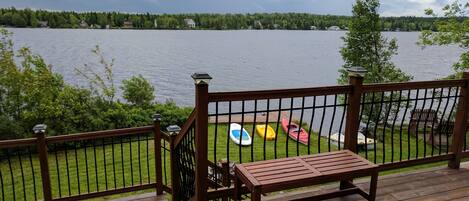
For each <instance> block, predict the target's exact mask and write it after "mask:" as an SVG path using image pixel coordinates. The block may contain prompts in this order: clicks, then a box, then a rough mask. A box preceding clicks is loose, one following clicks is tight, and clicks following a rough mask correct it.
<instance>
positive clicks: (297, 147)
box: [296, 96, 305, 156]
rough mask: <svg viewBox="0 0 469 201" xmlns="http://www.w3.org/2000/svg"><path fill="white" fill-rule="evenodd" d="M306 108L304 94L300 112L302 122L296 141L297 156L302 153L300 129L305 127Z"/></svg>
mask: <svg viewBox="0 0 469 201" xmlns="http://www.w3.org/2000/svg"><path fill="white" fill-rule="evenodd" d="M304 108H305V97H304V96H303V97H302V98H301V114H300V124H299V125H298V135H297V136H296V137H297V139H298V140H297V143H296V156H299V155H300V143H299V142H300V133H301V132H300V131H301V128H302V127H303V115H304V110H305V109H304Z"/></svg>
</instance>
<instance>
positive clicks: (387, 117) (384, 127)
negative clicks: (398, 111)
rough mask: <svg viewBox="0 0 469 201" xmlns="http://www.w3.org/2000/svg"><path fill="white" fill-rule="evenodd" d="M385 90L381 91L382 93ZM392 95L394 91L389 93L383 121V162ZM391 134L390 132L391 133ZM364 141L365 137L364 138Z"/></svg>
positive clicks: (384, 159)
mask: <svg viewBox="0 0 469 201" xmlns="http://www.w3.org/2000/svg"><path fill="white" fill-rule="evenodd" d="M384 93H385V92H383V95H384ZM393 95H394V91H391V93H390V98H389V108H387V109H386V115H385V117H384V120H383V121H384V122H383V124H384V125H383V163H385V162H386V144H385V142H386V127H387V125H388V119H389V113H390V112H391V109H392V103H393ZM382 101H384V97H383V100H382ZM391 135H392V134H391ZM365 141H366V139H365Z"/></svg>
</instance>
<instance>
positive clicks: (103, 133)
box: [46, 126, 154, 143]
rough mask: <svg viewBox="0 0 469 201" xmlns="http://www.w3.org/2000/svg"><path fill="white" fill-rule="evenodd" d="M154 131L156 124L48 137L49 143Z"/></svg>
mask: <svg viewBox="0 0 469 201" xmlns="http://www.w3.org/2000/svg"><path fill="white" fill-rule="evenodd" d="M153 131H154V126H141V127H135V128H123V129H113V130H105V131H94V132H86V133H76V134H70V135H60V136H50V137H47V138H46V141H47V142H48V143H58V142H68V141H80V140H90V139H100V138H107V137H118V136H123V135H137V134H142V133H150V132H153Z"/></svg>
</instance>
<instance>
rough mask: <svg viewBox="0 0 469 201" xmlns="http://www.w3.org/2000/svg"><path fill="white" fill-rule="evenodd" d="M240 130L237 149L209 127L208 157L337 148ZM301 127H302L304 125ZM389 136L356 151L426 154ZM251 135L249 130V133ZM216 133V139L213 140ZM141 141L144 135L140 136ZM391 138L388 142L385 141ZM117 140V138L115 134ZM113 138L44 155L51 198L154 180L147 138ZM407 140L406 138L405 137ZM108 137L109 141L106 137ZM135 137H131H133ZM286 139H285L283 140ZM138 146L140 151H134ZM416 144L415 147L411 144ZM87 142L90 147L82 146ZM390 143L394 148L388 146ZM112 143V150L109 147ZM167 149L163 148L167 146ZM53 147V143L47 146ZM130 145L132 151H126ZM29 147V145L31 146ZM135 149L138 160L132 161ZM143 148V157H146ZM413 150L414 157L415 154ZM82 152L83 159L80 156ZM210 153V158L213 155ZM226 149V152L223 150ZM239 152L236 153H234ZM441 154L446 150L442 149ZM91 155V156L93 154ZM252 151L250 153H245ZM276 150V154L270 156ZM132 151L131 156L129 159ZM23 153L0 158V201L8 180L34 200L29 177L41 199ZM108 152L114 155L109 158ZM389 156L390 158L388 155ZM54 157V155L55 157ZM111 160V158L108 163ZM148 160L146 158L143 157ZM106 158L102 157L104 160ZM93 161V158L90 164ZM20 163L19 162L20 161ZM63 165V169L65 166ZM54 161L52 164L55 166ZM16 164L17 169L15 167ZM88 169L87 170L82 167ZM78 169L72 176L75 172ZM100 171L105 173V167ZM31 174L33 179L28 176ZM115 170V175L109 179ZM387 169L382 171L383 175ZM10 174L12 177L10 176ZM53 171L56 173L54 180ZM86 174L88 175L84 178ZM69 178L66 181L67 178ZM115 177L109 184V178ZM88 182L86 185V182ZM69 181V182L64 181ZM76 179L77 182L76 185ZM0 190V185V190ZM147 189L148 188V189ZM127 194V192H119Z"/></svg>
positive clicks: (382, 156)
mask: <svg viewBox="0 0 469 201" xmlns="http://www.w3.org/2000/svg"><path fill="white" fill-rule="evenodd" d="M270 125H271V126H272V127H273V128H274V130H275V129H276V127H277V124H276V123H272V124H270ZM244 127H245V129H246V130H247V131H248V132H249V133H250V134H251V136H252V137H253V141H254V143H253V146H246V147H240V146H238V145H236V144H234V143H233V142H232V141H231V140H230V139H229V138H228V136H227V133H228V130H227V129H228V126H227V125H226V124H219V125H218V126H217V127H216V130H217V134H216V135H215V126H214V125H210V126H209V143H208V148H209V160H211V161H214V162H215V161H219V160H220V159H225V158H228V156H229V159H230V161H231V162H250V161H259V160H264V159H274V158H284V157H287V154H288V156H296V155H306V154H308V153H310V154H314V153H318V152H319V151H320V152H328V151H333V150H337V149H338V148H337V147H335V146H334V145H331V146H330V147H329V146H328V139H326V138H324V137H318V135H317V133H314V132H313V133H312V134H311V145H310V147H309V150H308V146H305V145H302V144H299V145H298V146H297V143H296V142H295V141H293V140H292V139H289V138H288V137H287V135H286V134H285V132H283V131H282V129H281V128H280V127H279V130H278V134H277V140H276V141H265V146H264V139H263V138H261V137H260V136H259V135H257V134H254V135H253V132H252V131H253V128H252V125H249V124H246V125H245V126H244ZM304 127H305V128H307V127H306V126H304ZM382 132H383V130H382V128H379V129H378V130H377V133H382ZM394 132H395V134H394V136H393V138H392V136H391V131H390V128H387V129H386V131H385V133H386V134H385V138H384V139H385V140H384V142H385V143H384V148H385V149H384V151H383V143H382V141H379V142H378V144H377V151H376V154H375V153H374V151H372V150H371V151H370V150H369V151H368V152H367V153H366V152H365V151H363V150H361V151H360V155H362V156H363V157H367V158H368V159H369V160H370V161H374V160H375V159H376V162H377V163H378V164H380V163H383V161H384V162H391V161H395V162H396V161H399V157H400V155H401V153H402V156H403V157H402V159H403V160H407V156H408V154H409V153H410V155H411V159H413V158H415V157H416V156H418V157H423V156H424V149H426V156H427V157H428V156H431V150H432V147H431V146H430V145H426V144H425V143H424V141H423V139H421V138H420V139H419V140H417V139H416V138H415V137H413V136H410V138H409V136H408V134H407V129H406V128H404V129H403V132H402V151H401V150H400V147H399V142H400V137H399V130H398V129H396V130H395V131H394ZM254 133H255V132H254ZM215 136H216V138H215ZM141 138H142V139H145V136H142V137H141ZM391 138H392V139H393V140H391ZM116 139H117V138H116ZM116 139H115V140H114V143H117V144H114V146H113V145H105V146H104V147H103V146H102V145H101V140H98V141H96V151H95V149H93V147H87V148H86V149H85V148H77V150H76V153H77V154H76V155H75V150H74V149H73V148H72V149H69V150H68V151H67V152H65V151H59V152H57V155H56V154H55V152H50V153H49V156H48V157H49V167H50V176H51V183H52V189H53V196H54V197H59V189H60V193H61V195H62V197H64V196H68V194H69V192H70V194H71V195H78V194H79V193H86V192H88V188H89V191H90V192H96V191H103V190H106V178H107V187H108V189H113V188H114V187H117V188H121V187H124V184H125V186H130V185H132V178H133V183H134V184H135V185H137V184H140V177H141V180H142V183H148V182H149V181H150V182H154V181H155V172H154V169H155V168H154V152H153V148H154V147H153V140H151V139H150V140H148V145H147V142H146V141H141V142H140V143H139V142H136V141H134V142H132V143H129V142H128V139H127V141H124V143H123V144H122V147H121V145H120V141H117V140H116ZM408 139H410V140H408ZM109 140H110V139H109ZM134 140H135V139H134ZM287 140H288V143H287ZM139 144H140V149H139ZM408 144H410V149H408ZM416 144H418V147H419V148H418V149H417V148H416ZM88 146H91V145H88ZM393 146H394V151H392V147H393ZM113 147H114V153H113V151H112V148H113ZM168 147H169V146H168ZM52 148H53V147H52ZM131 148H132V151H130V149H131ZM32 149H34V148H32ZM139 150H140V159H141V160H138V155H139ZM147 150H148V155H147ZM417 150H418V155H417V154H416V153H417ZM85 151H86V155H87V159H88V160H85ZM215 151H216V156H215ZM227 151H228V152H229V154H228V153H227ZM240 151H241V156H240ZM442 152H443V153H445V152H446V150H442ZM95 153H96V157H95ZM251 153H252V154H251ZM275 153H277V154H275ZM434 154H438V149H436V148H434ZM2 155H3V156H6V155H5V153H2ZM131 155H132V160H130V158H131ZM28 156H29V155H28V153H24V154H22V155H21V161H20V160H19V157H18V155H16V153H14V155H10V161H11V171H10V166H9V163H8V160H7V159H6V158H4V159H2V160H1V161H0V171H1V176H2V180H3V184H2V187H3V192H0V200H2V198H4V200H14V199H13V198H14V197H13V185H12V184H13V182H12V179H11V178H12V177H13V180H14V189H15V191H14V194H15V198H16V200H23V197H24V192H25V195H26V198H27V200H34V199H35V197H34V188H33V178H34V182H35V185H36V194H37V198H38V199H41V198H42V187H41V178H40V170H39V161H38V159H37V156H36V155H35V154H32V158H31V159H32V160H31V161H32V164H33V167H34V171H33V169H31V164H30V163H31V162H30V160H29V157H28ZM113 156H114V157H113ZM392 156H394V158H392ZM56 158H57V159H56ZM113 158H114V161H113ZM147 158H148V160H147ZM105 159H106V160H105ZM95 161H96V162H95ZM165 161H166V173H167V175H166V181H167V182H168V183H170V180H171V178H170V169H169V153H167V154H166V158H165ZM20 162H21V163H20ZM67 163H68V169H67ZM57 164H58V168H57ZM441 164H442V163H437V164H436V165H441ZM21 166H22V167H23V168H22V169H23V171H21ZM139 166H140V167H141V172H140V171H139ZM429 166H434V165H433V164H427V165H423V166H416V167H412V168H406V169H405V171H408V170H414V169H417V168H422V167H429ZM86 167H88V171H87V168H86ZM77 168H78V176H77ZM105 170H106V171H105ZM399 171H404V170H392V171H389V172H393V173H394V172H399ZM33 172H34V177H33V176H32V175H33ZM114 172H115V177H114ZM389 172H387V173H389ZM10 173H12V174H13V175H11V174H10ZM58 174H60V179H59V176H58ZM87 175H88V178H87ZM23 178H24V181H25V182H24V183H25V188H23ZM68 178H70V181H69V180H68ZM114 178H115V182H114ZM87 181H88V182H89V184H90V185H87V183H88V182H87ZM69 183H70V185H69ZM78 183H79V184H78ZM0 190H1V189H0ZM147 191H153V189H149V190H147ZM136 193H141V192H134V193H130V194H136ZM125 195H128V194H125ZM120 196H123V195H122V194H121V195H112V196H108V197H105V198H97V199H94V200H103V199H109V198H117V197H120Z"/></svg>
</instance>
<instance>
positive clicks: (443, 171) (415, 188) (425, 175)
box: [120, 162, 469, 201]
mask: <svg viewBox="0 0 469 201" xmlns="http://www.w3.org/2000/svg"><path fill="white" fill-rule="evenodd" d="M368 181H369V179H366V178H365V179H359V180H356V182H355V183H357V185H358V186H360V187H361V188H363V189H365V190H368V186H369V183H368ZM336 186H337V183H334V184H327V185H321V186H317V187H312V188H309V189H308V190H305V189H304V188H303V189H301V190H297V191H294V192H286V193H282V194H278V193H277V194H269V195H268V196H266V197H263V199H262V200H268V201H283V200H292V199H298V198H304V197H307V196H310V195H315V194H319V193H323V192H329V191H332V190H335V189H334V188H335V187H336ZM162 198H163V197H159V198H155V197H154V196H140V197H133V198H132V197H129V198H124V199H120V200H131V201H151V200H162ZM362 200H364V199H363V198H362V197H360V196H358V195H352V196H347V197H342V198H335V199H330V200H328V201H362ZM376 200H378V201H401V200H406V201H446V200H454V201H468V200H469V162H466V163H462V164H461V169H460V170H453V169H449V168H446V167H436V168H430V169H422V170H417V171H413V172H406V173H400V174H391V175H385V176H380V177H379V181H378V191H377V197H376Z"/></svg>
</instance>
